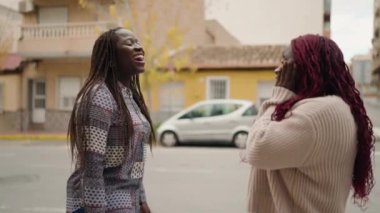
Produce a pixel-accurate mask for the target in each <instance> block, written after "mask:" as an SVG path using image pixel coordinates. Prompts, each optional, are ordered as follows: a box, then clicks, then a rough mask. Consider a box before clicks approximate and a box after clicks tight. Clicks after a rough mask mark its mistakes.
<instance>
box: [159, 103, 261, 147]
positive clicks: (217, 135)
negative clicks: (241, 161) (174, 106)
mask: <svg viewBox="0 0 380 213" xmlns="http://www.w3.org/2000/svg"><path fill="white" fill-rule="evenodd" d="M256 114H257V109H256V107H255V105H254V104H253V103H252V102H250V101H246V100H232V99H226V100H206V101H201V102H198V103H196V104H194V105H192V106H190V107H189V108H187V109H184V110H182V111H181V112H179V113H177V114H175V115H174V116H172V117H171V118H169V119H168V120H167V121H165V122H164V123H162V125H160V127H159V128H158V129H157V138H158V139H159V141H160V143H161V144H162V145H164V146H175V145H177V144H179V143H185V142H186V143H191V142H197V143H199V142H224V143H232V144H234V145H235V146H236V147H238V148H245V144H246V141H247V137H248V131H249V128H250V127H251V125H252V122H253V119H254V117H255V116H256Z"/></svg>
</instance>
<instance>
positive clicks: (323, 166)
mask: <svg viewBox="0 0 380 213" xmlns="http://www.w3.org/2000/svg"><path fill="white" fill-rule="evenodd" d="M275 72H276V75H277V77H276V79H277V82H276V86H275V88H274V90H273V95H272V97H271V98H270V99H269V100H267V101H266V102H264V103H263V105H262V106H261V109H260V111H259V114H258V116H257V119H256V121H255V123H254V124H253V126H252V129H251V131H250V134H249V136H248V141H247V148H246V150H245V151H244V152H243V155H242V158H243V160H244V161H245V162H247V163H249V164H250V165H252V170H251V175H250V180H249V195H248V212H250V213H272V212H273V213H275V212H276V213H296V212H297V213H298V212H305V213H308V212H323V213H330V212H331V213H340V212H345V207H346V202H347V199H348V196H349V193H350V188H352V192H353V199H354V202H355V203H357V204H359V205H360V206H363V205H365V204H366V201H367V200H368V196H369V193H370V192H371V189H372V188H373V186H374V177H373V171H372V164H371V160H372V159H371V156H372V154H373V149H374V136H373V132H372V123H371V121H370V120H369V118H368V116H367V114H366V110H365V108H364V106H363V101H362V100H361V98H360V94H359V91H358V90H357V89H356V88H355V83H354V80H353V78H352V77H351V74H350V72H349V69H348V67H347V65H346V64H345V62H344V59H343V54H342V52H341V50H340V49H339V47H338V46H337V44H336V43H335V42H334V41H332V40H330V39H328V38H325V37H322V36H318V35H305V36H300V37H298V38H296V39H294V40H292V42H291V45H290V47H288V48H287V49H286V50H285V51H284V53H283V60H282V63H281V65H280V66H279V67H278V68H277V69H276V70H275Z"/></svg>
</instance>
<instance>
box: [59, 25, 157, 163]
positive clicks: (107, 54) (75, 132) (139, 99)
mask: <svg viewBox="0 0 380 213" xmlns="http://www.w3.org/2000/svg"><path fill="white" fill-rule="evenodd" d="M119 29H122V28H115V29H111V30H109V31H107V32H104V33H103V34H101V35H100V36H99V38H98V39H97V40H96V41H95V45H94V47H93V50H92V56H91V67H90V73H89V75H88V78H87V80H86V81H85V83H84V85H83V87H82V89H81V90H80V91H79V93H78V95H77V98H76V101H75V105H74V108H73V111H72V113H71V117H70V121H69V127H68V131H67V135H68V139H69V145H70V150H71V156H72V160H76V161H78V163H79V165H84V158H85V156H84V155H85V150H86V141H85V131H84V125H85V124H86V122H88V119H89V115H88V107H89V106H90V102H91V97H92V95H93V94H94V93H95V91H96V90H97V89H98V86H99V85H100V84H102V83H105V84H106V86H107V88H108V89H109V90H110V92H111V94H112V96H113V98H114V100H115V102H116V105H117V109H118V110H119V112H120V117H121V118H122V120H123V121H125V124H126V126H125V128H126V131H123V132H124V133H123V134H124V135H123V136H124V137H123V138H124V139H125V141H124V150H125V152H126V153H128V150H132V146H133V144H132V143H130V142H129V141H130V140H131V138H132V137H133V134H134V129H133V124H132V118H131V115H130V112H129V110H128V108H127V106H126V104H125V102H124V98H123V95H122V89H121V88H120V86H119V80H118V79H119V78H120V76H121V69H120V68H119V67H118V63H117V56H116V47H117V46H116V43H117V41H118V37H117V35H116V31H117V30H119ZM129 80H130V85H129V89H130V90H131V91H132V95H133V99H134V100H135V101H136V103H137V105H138V106H139V108H140V110H141V112H142V114H143V115H144V116H145V117H146V118H147V120H148V122H149V124H150V128H151V134H150V140H149V145H150V148H152V145H153V143H154V141H155V134H154V129H153V125H152V120H151V117H150V115H149V111H148V108H147V106H146V104H145V101H144V97H143V93H142V92H141V87H140V81H139V76H138V75H131V76H130V79H129Z"/></svg>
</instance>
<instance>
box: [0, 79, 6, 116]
mask: <svg viewBox="0 0 380 213" xmlns="http://www.w3.org/2000/svg"><path fill="white" fill-rule="evenodd" d="M4 102H5V101H4V84H2V83H0V114H1V113H3V112H4Z"/></svg>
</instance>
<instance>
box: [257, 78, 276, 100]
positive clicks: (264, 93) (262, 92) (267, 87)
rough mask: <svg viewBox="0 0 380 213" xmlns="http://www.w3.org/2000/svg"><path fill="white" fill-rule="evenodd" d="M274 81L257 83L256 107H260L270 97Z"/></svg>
mask: <svg viewBox="0 0 380 213" xmlns="http://www.w3.org/2000/svg"><path fill="white" fill-rule="evenodd" d="M274 85H275V82H274V81H259V82H257V93H256V94H257V96H256V97H257V101H256V106H260V105H261V104H262V103H263V102H264V101H266V100H268V99H269V98H271V97H272V91H273V87H274Z"/></svg>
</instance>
